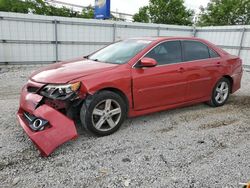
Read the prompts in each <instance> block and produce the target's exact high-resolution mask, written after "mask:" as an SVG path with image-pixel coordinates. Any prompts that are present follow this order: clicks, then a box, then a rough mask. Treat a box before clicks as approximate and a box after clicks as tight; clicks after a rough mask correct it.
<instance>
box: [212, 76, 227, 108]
mask: <svg viewBox="0 0 250 188" xmlns="http://www.w3.org/2000/svg"><path fill="white" fill-rule="evenodd" d="M230 90H231V83H230V81H229V80H228V79H227V78H224V77H223V78H221V79H220V80H219V81H218V82H217V84H216V85H215V87H214V89H213V93H212V97H211V100H210V101H209V102H208V104H209V105H210V106H213V107H218V106H223V105H224V104H225V103H226V102H227V100H228V97H229V95H230Z"/></svg>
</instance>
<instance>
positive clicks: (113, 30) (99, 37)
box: [0, 12, 250, 65]
mask: <svg viewBox="0 0 250 188" xmlns="http://www.w3.org/2000/svg"><path fill="white" fill-rule="evenodd" d="M140 36H197V37H200V38H204V39H207V40H209V41H211V42H213V43H215V44H217V45H219V46H221V47H223V48H224V49H226V50H227V51H229V52H231V53H233V54H235V55H240V56H241V57H242V58H243V59H244V63H245V65H250V57H249V56H248V52H250V26H244V27H243V26H232V27H231V26H230V27H229V26H226V27H206V28H193V27H188V26H176V25H163V24H143V23H127V22H115V21H107V20H105V21H101V20H90V19H79V18H65V17H53V16H40V15H27V14H19V13H6V12H0V64H16V63H18V64H19V63H32V64H34V63H51V62H56V61H60V60H65V59H70V58H73V57H78V56H83V55H86V54H89V53H91V52H93V51H95V50H96V49H99V48H101V47H103V46H105V45H107V44H110V43H112V42H114V41H117V40H120V39H124V38H130V37H140Z"/></svg>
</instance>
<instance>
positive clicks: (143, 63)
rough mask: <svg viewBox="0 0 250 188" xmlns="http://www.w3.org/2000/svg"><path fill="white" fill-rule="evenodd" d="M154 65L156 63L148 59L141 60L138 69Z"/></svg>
mask: <svg viewBox="0 0 250 188" xmlns="http://www.w3.org/2000/svg"><path fill="white" fill-rule="evenodd" d="M156 65H157V61H156V60H154V59H152V58H148V57H144V58H142V59H141V61H140V63H139V67H155V66H156Z"/></svg>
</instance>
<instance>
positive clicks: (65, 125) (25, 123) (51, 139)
mask: <svg viewBox="0 0 250 188" xmlns="http://www.w3.org/2000/svg"><path fill="white" fill-rule="evenodd" d="M41 100H42V96H40V95H37V94H34V93H28V92H27V91H26V90H25V89H23V91H22V94H21V99H20V108H19V110H18V113H17V119H18V122H19V124H20V125H21V126H22V128H23V129H24V131H25V132H26V133H27V135H28V136H29V138H30V139H31V140H32V141H33V143H34V144H35V145H36V147H37V148H38V149H39V151H40V152H41V155H43V156H49V155H50V154H51V153H52V152H53V151H54V150H55V149H56V148H57V147H58V146H59V145H61V144H63V143H65V142H67V141H69V140H72V139H75V138H77V136H78V135H77V131H76V127H75V124H74V122H73V120H71V119H69V118H68V117H67V116H65V115H64V114H62V113H61V112H59V111H57V110H55V109H54V108H52V107H50V106H48V105H46V104H41V105H40V102H41ZM27 113H28V114H30V115H32V116H33V117H34V118H33V119H29V120H28V119H27V115H25V114H27ZM36 119H41V120H43V121H46V125H45V127H44V128H43V129H42V130H38V131H35V130H33V129H32V128H31V127H30V123H32V121H34V120H36Z"/></svg>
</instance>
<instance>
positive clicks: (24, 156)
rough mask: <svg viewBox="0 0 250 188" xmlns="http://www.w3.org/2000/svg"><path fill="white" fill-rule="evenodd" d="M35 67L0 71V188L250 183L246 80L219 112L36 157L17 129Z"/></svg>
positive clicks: (199, 112)
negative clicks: (21, 99)
mask: <svg viewBox="0 0 250 188" xmlns="http://www.w3.org/2000/svg"><path fill="white" fill-rule="evenodd" d="M38 67H39V65H36V66H29V67H28V66H6V67H4V66H1V67H0V68H1V70H0V118H1V121H0V187H12V186H15V187H66V186H67V187H240V186H239V182H247V181H249V180H250V111H249V109H250V73H249V72H244V77H243V83H242V89H241V90H240V91H238V92H237V93H235V94H234V95H232V96H231V97H230V100H229V101H228V103H227V104H226V105H225V106H223V107H220V108H211V107H209V106H207V105H205V104H198V105H195V106H191V107H186V108H181V109H176V110H169V111H164V112H161V113H155V114H152V115H148V116H142V117H138V118H133V119H128V120H126V122H125V123H124V125H123V126H122V128H121V129H120V130H119V131H118V132H116V133H115V134H113V135H110V136H107V137H101V138H97V137H93V136H90V135H88V134H86V133H85V132H84V131H80V132H79V133H80V137H79V138H78V139H77V140H75V141H71V142H68V143H66V144H64V145H63V146H61V147H59V148H58V149H57V150H56V151H55V152H54V153H53V154H52V155H51V156H50V157H48V158H42V157H40V155H39V153H38V151H37V150H36V148H35V147H34V146H33V144H32V142H31V141H30V140H29V139H28V137H27V136H26V135H25V133H24V132H23V130H22V128H21V127H20V126H18V125H17V123H16V117H15V114H16V111H17V108H18V100H19V92H20V89H21V87H22V85H23V84H24V83H25V82H26V80H27V76H28V75H30V74H31V72H32V71H33V70H35V69H37V68H38Z"/></svg>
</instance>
